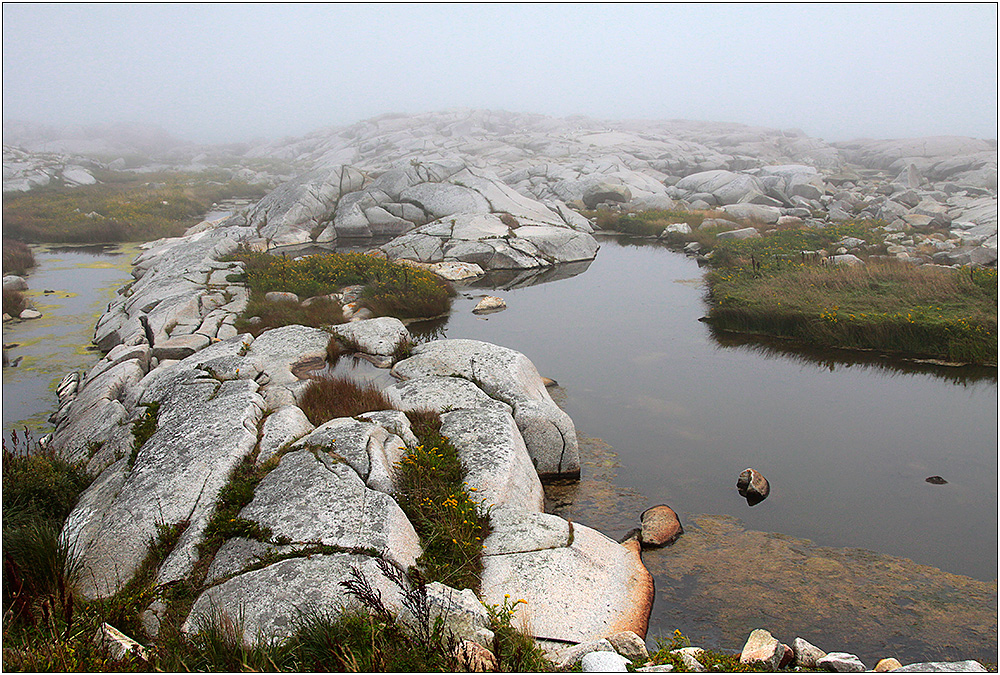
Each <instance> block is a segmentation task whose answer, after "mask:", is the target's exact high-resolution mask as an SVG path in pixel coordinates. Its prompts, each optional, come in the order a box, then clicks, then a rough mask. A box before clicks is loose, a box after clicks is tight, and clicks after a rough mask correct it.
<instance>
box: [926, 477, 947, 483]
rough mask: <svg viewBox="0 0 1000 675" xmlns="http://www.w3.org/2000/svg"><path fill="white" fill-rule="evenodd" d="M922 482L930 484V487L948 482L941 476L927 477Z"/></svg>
mask: <svg viewBox="0 0 1000 675" xmlns="http://www.w3.org/2000/svg"><path fill="white" fill-rule="evenodd" d="M924 482H926V483H930V484H931V485H946V484H947V483H948V481H946V480H945V479H944V478H942V477H941V476H928V477H927V478H925V479H924Z"/></svg>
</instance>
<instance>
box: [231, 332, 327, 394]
mask: <svg viewBox="0 0 1000 675" xmlns="http://www.w3.org/2000/svg"><path fill="white" fill-rule="evenodd" d="M329 342H330V334H329V333H328V332H326V331H325V330H320V329H319V328H308V327H306V326H282V327H281V328H274V329H272V330H269V331H265V332H263V333H261V335H260V337H258V338H257V339H256V340H254V342H253V344H252V345H251V346H250V349H249V351H248V352H247V356H250V357H253V358H257V359H260V361H261V363H263V366H264V370H265V372H266V373H267V374H268V375H269V376H270V384H290V383H292V382H295V381H297V380H298V378H297V377H296V376H295V375H293V374H292V367H293V366H294V365H295V364H297V363H299V362H301V361H305V360H308V359H323V358H326V345H327V344H328V343H329Z"/></svg>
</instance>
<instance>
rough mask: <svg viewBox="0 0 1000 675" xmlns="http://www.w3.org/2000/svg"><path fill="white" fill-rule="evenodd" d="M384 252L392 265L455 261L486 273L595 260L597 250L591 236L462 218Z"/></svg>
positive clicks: (483, 217) (499, 219)
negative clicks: (404, 262) (398, 263)
mask: <svg viewBox="0 0 1000 675" xmlns="http://www.w3.org/2000/svg"><path fill="white" fill-rule="evenodd" d="M515 224H516V227H515V226H514V225H515ZM380 248H381V250H382V251H384V252H385V254H386V255H387V256H388V258H389V259H390V260H397V259H401V258H402V259H407V260H414V261H416V262H420V263H438V262H443V261H445V262H447V261H457V262H466V263H475V264H476V265H479V267H481V268H482V269H483V270H504V269H531V268H536V267H548V266H551V265H556V264H561V263H570V262H578V261H582V260H593V259H594V257H595V256H596V255H597V249H598V248H599V247H598V244H597V241H596V240H595V239H594V238H593V237H592V236H591V235H590V234H588V233H586V232H580V231H577V230H573V229H571V228H569V227H566V226H556V225H549V224H545V223H537V222H532V221H527V220H523V221H518V222H517V223H513V222H512V221H511V220H510V219H509V218H506V217H504V216H502V215H498V214H475V213H461V214H457V215H454V216H450V217H448V218H444V219H441V220H437V221H434V222H432V223H428V224H427V225H424V226H422V227H419V228H417V229H415V230H413V231H412V232H409V233H407V234H405V235H403V236H401V237H397V238H396V239H393V240H392V241H391V242H389V243H388V244H385V245H383V246H381V247H380Z"/></svg>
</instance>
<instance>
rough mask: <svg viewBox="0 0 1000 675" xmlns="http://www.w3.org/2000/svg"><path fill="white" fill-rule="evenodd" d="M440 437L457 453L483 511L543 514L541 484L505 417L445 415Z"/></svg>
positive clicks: (488, 413) (502, 414) (489, 412)
mask: <svg viewBox="0 0 1000 675" xmlns="http://www.w3.org/2000/svg"><path fill="white" fill-rule="evenodd" d="M441 433H442V434H443V435H445V436H447V437H448V439H449V440H450V441H451V442H452V444H453V445H454V446H455V448H456V449H457V450H458V455H459V458H460V459H461V460H462V466H463V467H464V468H465V470H466V472H467V474H466V482H467V484H468V486H469V488H470V490H471V491H472V492H473V496H474V500H475V501H481V502H482V504H483V505H484V506H486V507H490V506H504V505H512V506H515V505H516V506H518V507H520V508H522V509H525V510H528V511H542V510H543V508H544V502H545V494H544V492H543V491H542V484H541V481H539V479H538V474H537V473H536V472H535V469H534V467H533V466H532V463H531V457H529V456H528V450H527V448H526V447H525V446H524V441H523V439H522V438H521V434H520V433H519V432H518V430H517V425H515V424H514V419H513V418H512V417H511V416H510V414H509V413H507V412H502V411H497V410H487V409H482V408H479V409H472V410H454V411H452V412H447V413H444V414H442V415H441Z"/></svg>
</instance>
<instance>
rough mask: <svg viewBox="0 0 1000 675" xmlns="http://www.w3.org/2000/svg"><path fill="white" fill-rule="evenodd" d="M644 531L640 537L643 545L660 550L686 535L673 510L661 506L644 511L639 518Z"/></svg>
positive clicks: (664, 505) (663, 505)
mask: <svg viewBox="0 0 1000 675" xmlns="http://www.w3.org/2000/svg"><path fill="white" fill-rule="evenodd" d="M639 520H640V522H641V523H642V531H641V533H640V535H639V537H640V541H642V545H643V546H645V547H653V548H658V547H660V546H666V545H667V544H672V543H673V542H674V540H676V539H677V537H679V536H681V535H682V534H684V527H683V526H681V520H680V518H678V517H677V514H676V513H675V512H674V510H673V509H672V508H670V507H669V506H667V505H666V504H660V505H658V506H654V507H652V508H649V509H646V510H645V511H643V513H642V515H641V516H639Z"/></svg>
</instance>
